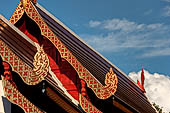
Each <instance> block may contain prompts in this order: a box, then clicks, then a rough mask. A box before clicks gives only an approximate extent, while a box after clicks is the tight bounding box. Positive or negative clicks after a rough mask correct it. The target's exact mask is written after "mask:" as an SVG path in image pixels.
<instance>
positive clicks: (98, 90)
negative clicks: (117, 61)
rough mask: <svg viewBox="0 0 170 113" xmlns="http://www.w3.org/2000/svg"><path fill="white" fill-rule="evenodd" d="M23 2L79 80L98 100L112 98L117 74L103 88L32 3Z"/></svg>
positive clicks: (26, 10)
mask: <svg viewBox="0 0 170 113" xmlns="http://www.w3.org/2000/svg"><path fill="white" fill-rule="evenodd" d="M23 1H24V2H23V3H24V5H25V8H24V11H25V13H26V14H27V15H28V16H29V17H30V18H31V19H32V20H33V21H35V22H36V23H37V25H38V26H39V28H40V30H41V34H42V35H43V36H45V37H47V38H48V39H49V40H50V41H51V42H52V43H53V44H54V46H55V47H56V48H57V49H58V51H59V52H60V55H61V57H62V58H64V59H65V60H67V61H68V62H69V63H70V64H71V65H72V66H73V68H74V69H75V70H76V71H77V73H78V75H79V78H80V79H83V80H84V81H85V82H86V83H87V86H88V87H89V88H91V89H92V90H93V91H94V93H95V94H96V96H97V97H98V98H100V99H107V98H109V97H110V96H112V95H113V94H114V93H115V92H116V88H117V81H118V80H117V77H116V74H114V73H113V72H111V73H110V74H109V76H106V80H105V83H107V84H106V86H103V85H102V84H100V83H99V82H98V81H97V80H96V79H95V78H94V77H93V76H92V74H91V73H90V72H89V71H88V70H87V69H86V68H85V67H83V66H82V65H81V63H80V62H79V61H78V60H77V59H76V57H74V56H73V54H72V53H71V52H70V51H69V50H68V49H67V48H66V47H65V45H64V44H63V43H62V42H61V41H60V40H59V39H58V37H57V36H56V35H55V34H54V33H53V32H52V31H51V30H50V28H49V27H48V26H47V24H46V23H45V22H44V21H43V19H42V17H41V16H40V14H39V13H38V11H37V10H36V9H35V7H34V5H33V4H32V2H30V0H23ZM10 21H11V20H10ZM11 23H13V24H15V23H14V22H11ZM109 79H110V80H109Z"/></svg>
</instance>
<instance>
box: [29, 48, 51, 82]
mask: <svg viewBox="0 0 170 113" xmlns="http://www.w3.org/2000/svg"><path fill="white" fill-rule="evenodd" d="M49 62H50V61H49V59H48V56H47V54H46V53H45V52H44V50H43V46H41V47H40V49H39V50H38V51H37V53H36V54H35V56H34V61H33V65H34V68H33V73H34V74H32V76H31V79H32V81H37V79H39V78H41V79H43V78H44V77H46V76H47V74H48V71H49Z"/></svg>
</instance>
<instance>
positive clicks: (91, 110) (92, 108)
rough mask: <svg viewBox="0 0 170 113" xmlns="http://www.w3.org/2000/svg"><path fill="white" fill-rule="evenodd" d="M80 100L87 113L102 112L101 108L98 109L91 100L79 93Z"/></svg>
mask: <svg viewBox="0 0 170 113" xmlns="http://www.w3.org/2000/svg"><path fill="white" fill-rule="evenodd" d="M79 101H80V106H81V108H82V109H83V110H84V111H85V112H86V113H102V112H101V111H100V110H98V109H97V108H96V107H95V106H94V105H93V104H92V103H91V102H90V101H88V100H87V99H86V98H85V97H83V96H82V95H81V94H79Z"/></svg>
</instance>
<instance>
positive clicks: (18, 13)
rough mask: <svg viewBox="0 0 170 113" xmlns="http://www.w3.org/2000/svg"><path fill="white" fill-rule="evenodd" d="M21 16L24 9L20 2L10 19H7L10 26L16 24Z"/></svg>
mask: <svg viewBox="0 0 170 113" xmlns="http://www.w3.org/2000/svg"><path fill="white" fill-rule="evenodd" d="M23 14H24V8H23V6H22V2H19V4H18V6H17V8H16V10H15V11H14V13H13V14H12V16H11V18H10V19H9V21H10V22H11V23H12V24H15V23H16V22H18V20H19V19H20V18H21V17H22V15H23Z"/></svg>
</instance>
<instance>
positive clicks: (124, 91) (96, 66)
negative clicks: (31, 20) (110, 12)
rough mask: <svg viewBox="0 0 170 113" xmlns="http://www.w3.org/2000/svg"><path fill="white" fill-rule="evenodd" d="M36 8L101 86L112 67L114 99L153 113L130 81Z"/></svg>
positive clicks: (149, 104)
mask: <svg viewBox="0 0 170 113" xmlns="http://www.w3.org/2000/svg"><path fill="white" fill-rule="evenodd" d="M36 8H37V10H38V12H39V13H40V15H41V16H42V18H43V19H44V21H45V22H46V23H47V25H48V26H49V27H50V28H51V30H52V31H53V32H54V33H55V34H56V35H57V36H58V37H59V39H60V40H61V41H62V42H63V43H64V45H65V46H66V47H67V48H68V49H69V50H70V51H71V52H72V53H73V55H74V56H75V57H76V58H77V59H78V60H79V62H80V63H81V64H82V65H83V66H84V67H85V68H86V69H88V71H89V72H90V73H92V75H93V76H94V77H95V78H96V79H97V80H99V81H100V83H101V84H104V80H105V74H106V73H107V72H108V71H109V68H110V67H113V70H114V72H115V73H116V74H117V76H118V89H117V91H116V93H115V98H118V99H119V100H120V101H122V102H124V103H125V104H127V105H129V106H131V107H132V108H133V109H135V110H136V111H138V112H142V111H143V112H151V113H152V112H155V109H154V108H153V107H152V105H151V103H150V102H149V100H148V98H147V97H146V95H145V94H144V93H143V92H142V91H141V89H140V88H139V87H138V86H137V84H136V83H135V82H134V81H133V80H132V79H130V78H129V77H128V76H127V75H126V74H125V73H123V72H122V71H121V70H120V69H119V68H118V67H116V66H115V65H114V64H112V63H111V62H110V61H109V60H107V59H106V58H104V57H103V56H102V55H101V54H100V53H98V52H97V51H95V50H94V49H93V48H92V47H90V46H89V45H88V44H86V43H85V42H84V41H83V40H82V39H81V38H80V37H79V36H78V35H76V34H75V33H74V32H73V31H71V30H70V29H69V28H68V27H67V26H65V25H64V24H63V23H62V22H61V21H60V20H58V19H57V18H56V17H55V16H53V15H52V14H50V13H49V12H48V11H47V10H46V9H44V8H43V7H42V6H41V5H39V4H38V3H37V4H36ZM137 103H138V104H137Z"/></svg>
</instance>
